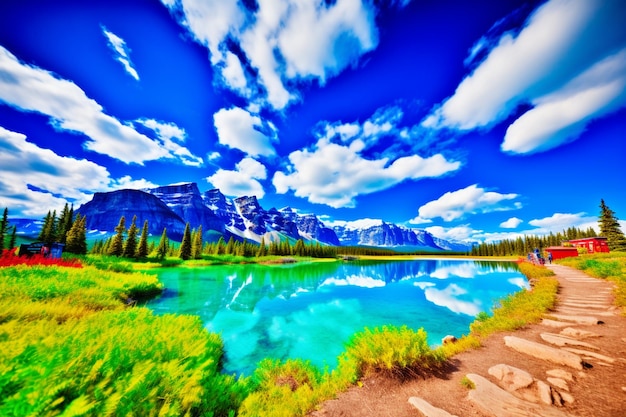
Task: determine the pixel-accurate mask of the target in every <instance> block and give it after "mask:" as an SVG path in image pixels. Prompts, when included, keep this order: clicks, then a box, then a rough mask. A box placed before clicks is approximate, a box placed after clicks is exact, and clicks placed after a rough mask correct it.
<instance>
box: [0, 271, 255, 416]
mask: <svg viewBox="0 0 626 417" xmlns="http://www.w3.org/2000/svg"><path fill="white" fill-rule="evenodd" d="M160 291H161V284H160V283H159V282H158V281H157V280H156V277H154V276H152V275H145V274H139V273H133V274H124V273H118V272H112V271H102V270H98V269H96V268H95V267H93V266H87V267H85V268H83V269H77V268H62V267H37V266H32V267H25V266H18V267H8V268H0V299H2V304H1V306H0V415H3V416H26V415H32V416H35V415H36V416H55V415H60V414H63V415H89V416H101V415H102V416H107V415H110V416H125V415H142V416H143V415H145V416H151V415H154V416H156V415H159V416H181V415H198V416H200V415H213V416H229V415H233V414H234V413H235V412H236V410H237V409H238V408H239V406H240V403H241V401H243V399H244V398H245V397H246V396H247V394H248V391H249V383H248V381H247V380H245V379H243V380H236V379H235V378H234V377H232V376H229V375H223V374H221V373H220V371H221V365H220V363H221V359H222V355H223V346H222V341H221V339H220V337H219V336H218V335H216V334H212V333H209V332H207V331H206V330H205V329H204V327H203V325H202V323H201V321H200V319H199V318H198V317H195V316H182V315H165V316H155V315H153V314H152V312H151V311H150V310H148V309H145V308H136V307H134V308H128V307H126V306H125V303H124V301H125V300H126V299H127V298H129V297H132V298H144V297H148V296H152V295H154V294H155V293H158V292H160Z"/></svg>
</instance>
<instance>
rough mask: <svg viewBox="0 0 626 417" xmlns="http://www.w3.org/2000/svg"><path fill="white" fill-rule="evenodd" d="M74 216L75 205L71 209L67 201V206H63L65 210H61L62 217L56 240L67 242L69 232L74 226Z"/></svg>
mask: <svg viewBox="0 0 626 417" xmlns="http://www.w3.org/2000/svg"><path fill="white" fill-rule="evenodd" d="M73 217H74V207H73V206H72V208H71V209H70V207H69V205H68V204H67V203H65V207H63V211H62V212H61V217H59V222H58V227H57V233H56V239H55V240H56V241H57V242H60V243H65V240H66V235H67V232H69V231H70V229H71V228H72V220H73Z"/></svg>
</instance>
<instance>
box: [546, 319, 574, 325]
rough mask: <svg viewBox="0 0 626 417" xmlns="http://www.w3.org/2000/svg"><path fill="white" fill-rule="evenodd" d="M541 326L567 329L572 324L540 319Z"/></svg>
mask: <svg viewBox="0 0 626 417" xmlns="http://www.w3.org/2000/svg"><path fill="white" fill-rule="evenodd" d="M541 324H542V325H544V326H548V327H567V326H571V325H572V323H567V322H562V321H556V320H550V319H542V320H541Z"/></svg>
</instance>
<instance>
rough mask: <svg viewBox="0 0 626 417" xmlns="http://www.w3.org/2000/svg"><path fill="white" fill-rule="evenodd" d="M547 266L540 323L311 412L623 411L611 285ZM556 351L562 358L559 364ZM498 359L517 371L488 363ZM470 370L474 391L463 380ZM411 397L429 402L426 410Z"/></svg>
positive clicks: (410, 415) (320, 415)
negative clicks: (426, 372)
mask: <svg viewBox="0 0 626 417" xmlns="http://www.w3.org/2000/svg"><path fill="white" fill-rule="evenodd" d="M549 268H551V269H552V270H553V271H554V272H555V273H556V278H557V279H558V281H559V294H558V301H557V305H556V307H555V310H554V311H552V312H550V313H549V315H546V316H545V318H544V321H543V323H542V324H536V325H532V326H528V327H527V328H525V329H522V330H519V331H516V332H513V333H499V334H496V335H494V336H492V337H490V338H489V339H488V340H487V341H485V342H484V345H483V347H481V348H480V349H477V350H472V351H468V352H464V353H461V354H459V355H457V356H455V357H454V358H453V359H452V360H451V361H450V364H449V366H448V367H447V369H445V370H444V371H443V372H442V373H441V374H440V375H437V376H432V377H428V378H426V379H422V378H418V379H413V380H409V381H404V382H403V381H398V380H394V379H390V378H384V377H381V376H375V377H371V378H368V379H366V380H365V381H363V385H362V387H353V388H351V389H349V390H348V391H346V392H344V393H342V394H340V395H339V396H338V398H337V399H335V400H330V401H327V402H325V403H324V404H323V405H322V406H321V407H320V409H319V410H318V411H315V412H313V413H311V414H310V416H311V417H350V416H359V417H374V416H376V417H385V416H389V417H392V416H393V417H418V416H422V415H424V416H427V417H435V416H438V417H439V416H441V417H444V416H449V415H456V416H459V417H465V416H481V417H482V416H497V417H504V416H520V417H521V416H590V417H591V416H593V417H624V416H626V317H624V316H623V315H620V313H619V311H618V310H617V309H616V308H615V307H613V293H612V289H613V284H612V283H610V282H607V281H604V280H599V279H595V278H591V277H589V276H588V275H586V274H584V273H583V272H581V271H578V270H575V269H572V268H568V267H565V266H561V265H550V266H549ZM507 336H509V337H507ZM505 340H506V343H505ZM507 344H508V345H509V346H507ZM518 344H519V345H521V347H520V346H518ZM555 355H556V357H554V356H555ZM561 357H562V358H564V359H565V358H566V359H567V360H564V361H563V362H562V363H556V362H558V361H559V358H561ZM555 361H556V362H555ZM577 363H579V365H577ZM498 364H506V365H510V366H512V367H515V368H519V370H520V371H516V370H515V369H510V368H504V367H499V368H492V367H494V365H498ZM490 368H492V370H491V372H490V371H489V370H490ZM468 374H469V375H470V379H472V381H473V382H474V383H475V384H476V388H477V389H475V390H469V389H468V388H466V387H465V386H463V385H462V383H461V380H462V379H463V378H464V377H465V376H466V375H468ZM474 375H475V376H474ZM496 376H499V377H502V379H501V380H499V379H498V378H497V377H496ZM502 388H508V390H507V389H502ZM470 397H471V398H470ZM410 398H418V400H415V399H413V400H412V402H415V403H416V404H418V406H420V404H426V405H424V406H421V407H422V408H421V409H422V410H423V411H420V410H418V408H417V407H416V406H414V405H412V404H410V403H409V399H410ZM548 403H550V405H548ZM429 406H432V407H433V409H430V410H429ZM448 413H450V414H448Z"/></svg>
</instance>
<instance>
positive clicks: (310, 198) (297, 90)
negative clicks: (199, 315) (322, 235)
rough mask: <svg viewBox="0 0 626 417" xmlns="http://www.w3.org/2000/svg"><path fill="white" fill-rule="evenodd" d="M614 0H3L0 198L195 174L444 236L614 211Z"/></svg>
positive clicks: (29, 210)
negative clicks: (602, 208)
mask: <svg viewBox="0 0 626 417" xmlns="http://www.w3.org/2000/svg"><path fill="white" fill-rule="evenodd" d="M624 16H626V4H625V3H624V2H623V1H619V0H614V1H611V0H606V1H601V2H598V1H594V0H588V1H585V0H549V1H546V2H524V1H506V2H503V1H495V0H493V1H472V2H468V1H447V0H443V1H426V0H423V1H418V0H413V1H411V0H388V1H383V0H379V1H373V2H372V1H368V0H326V1H323V0H240V1H226V0H161V1H160V2H159V1H156V0H152V1H148V0H128V1H117V0H106V1H105V0H92V1H89V2H84V1H78V0H72V1H70V0H58V1H54V2H50V1H44V0H4V1H2V2H1V3H0V207H9V210H10V214H11V216H13V217H43V216H44V215H45V213H46V212H47V211H48V210H50V209H57V210H58V209H60V208H62V207H63V205H64V204H65V202H66V201H69V202H73V203H74V204H75V205H76V206H78V205H80V204H82V203H84V202H86V201H89V200H90V198H91V195H92V194H93V193H94V192H98V191H111V190H116V189H120V188H144V187H151V186H157V185H166V184H171V183H178V182H190V181H193V182H197V183H198V186H199V188H200V190H201V191H204V190H208V189H210V188H219V189H221V190H222V192H223V193H224V194H226V195H230V196H242V195H256V196H257V197H258V198H259V200H260V203H261V204H262V205H263V206H264V207H265V208H266V209H269V208H271V207H276V208H281V207H284V206H291V207H294V208H297V209H298V210H300V211H302V212H314V213H316V214H318V215H320V216H321V218H322V219H323V220H325V221H326V222H327V223H328V224H330V225H332V224H334V223H341V222H350V221H354V220H357V219H363V218H366V219H382V220H385V221H389V222H394V223H398V224H403V225H406V226H408V227H416V228H421V229H426V230H428V231H430V232H431V233H433V234H435V235H436V236H439V237H442V238H448V239H457V240H479V241H490V240H498V239H501V238H507V237H508V238H514V237H516V236H518V235H519V234H524V233H532V234H543V233H547V232H549V231H554V232H556V231H561V230H563V229H564V228H567V227H570V226H575V227H588V226H594V227H595V226H596V224H595V221H596V219H597V216H598V213H599V208H598V205H599V202H600V199H601V198H604V200H605V201H606V203H607V204H608V205H609V207H610V208H611V209H613V210H614V211H615V212H616V213H617V216H618V217H620V218H622V219H626V193H624V185H623V184H624V179H625V178H626V168H625V166H626V164H625V163H624V160H625V157H626V144H625V140H624V139H625V136H626V108H625V107H626V25H624V24H623V21H624Z"/></svg>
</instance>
